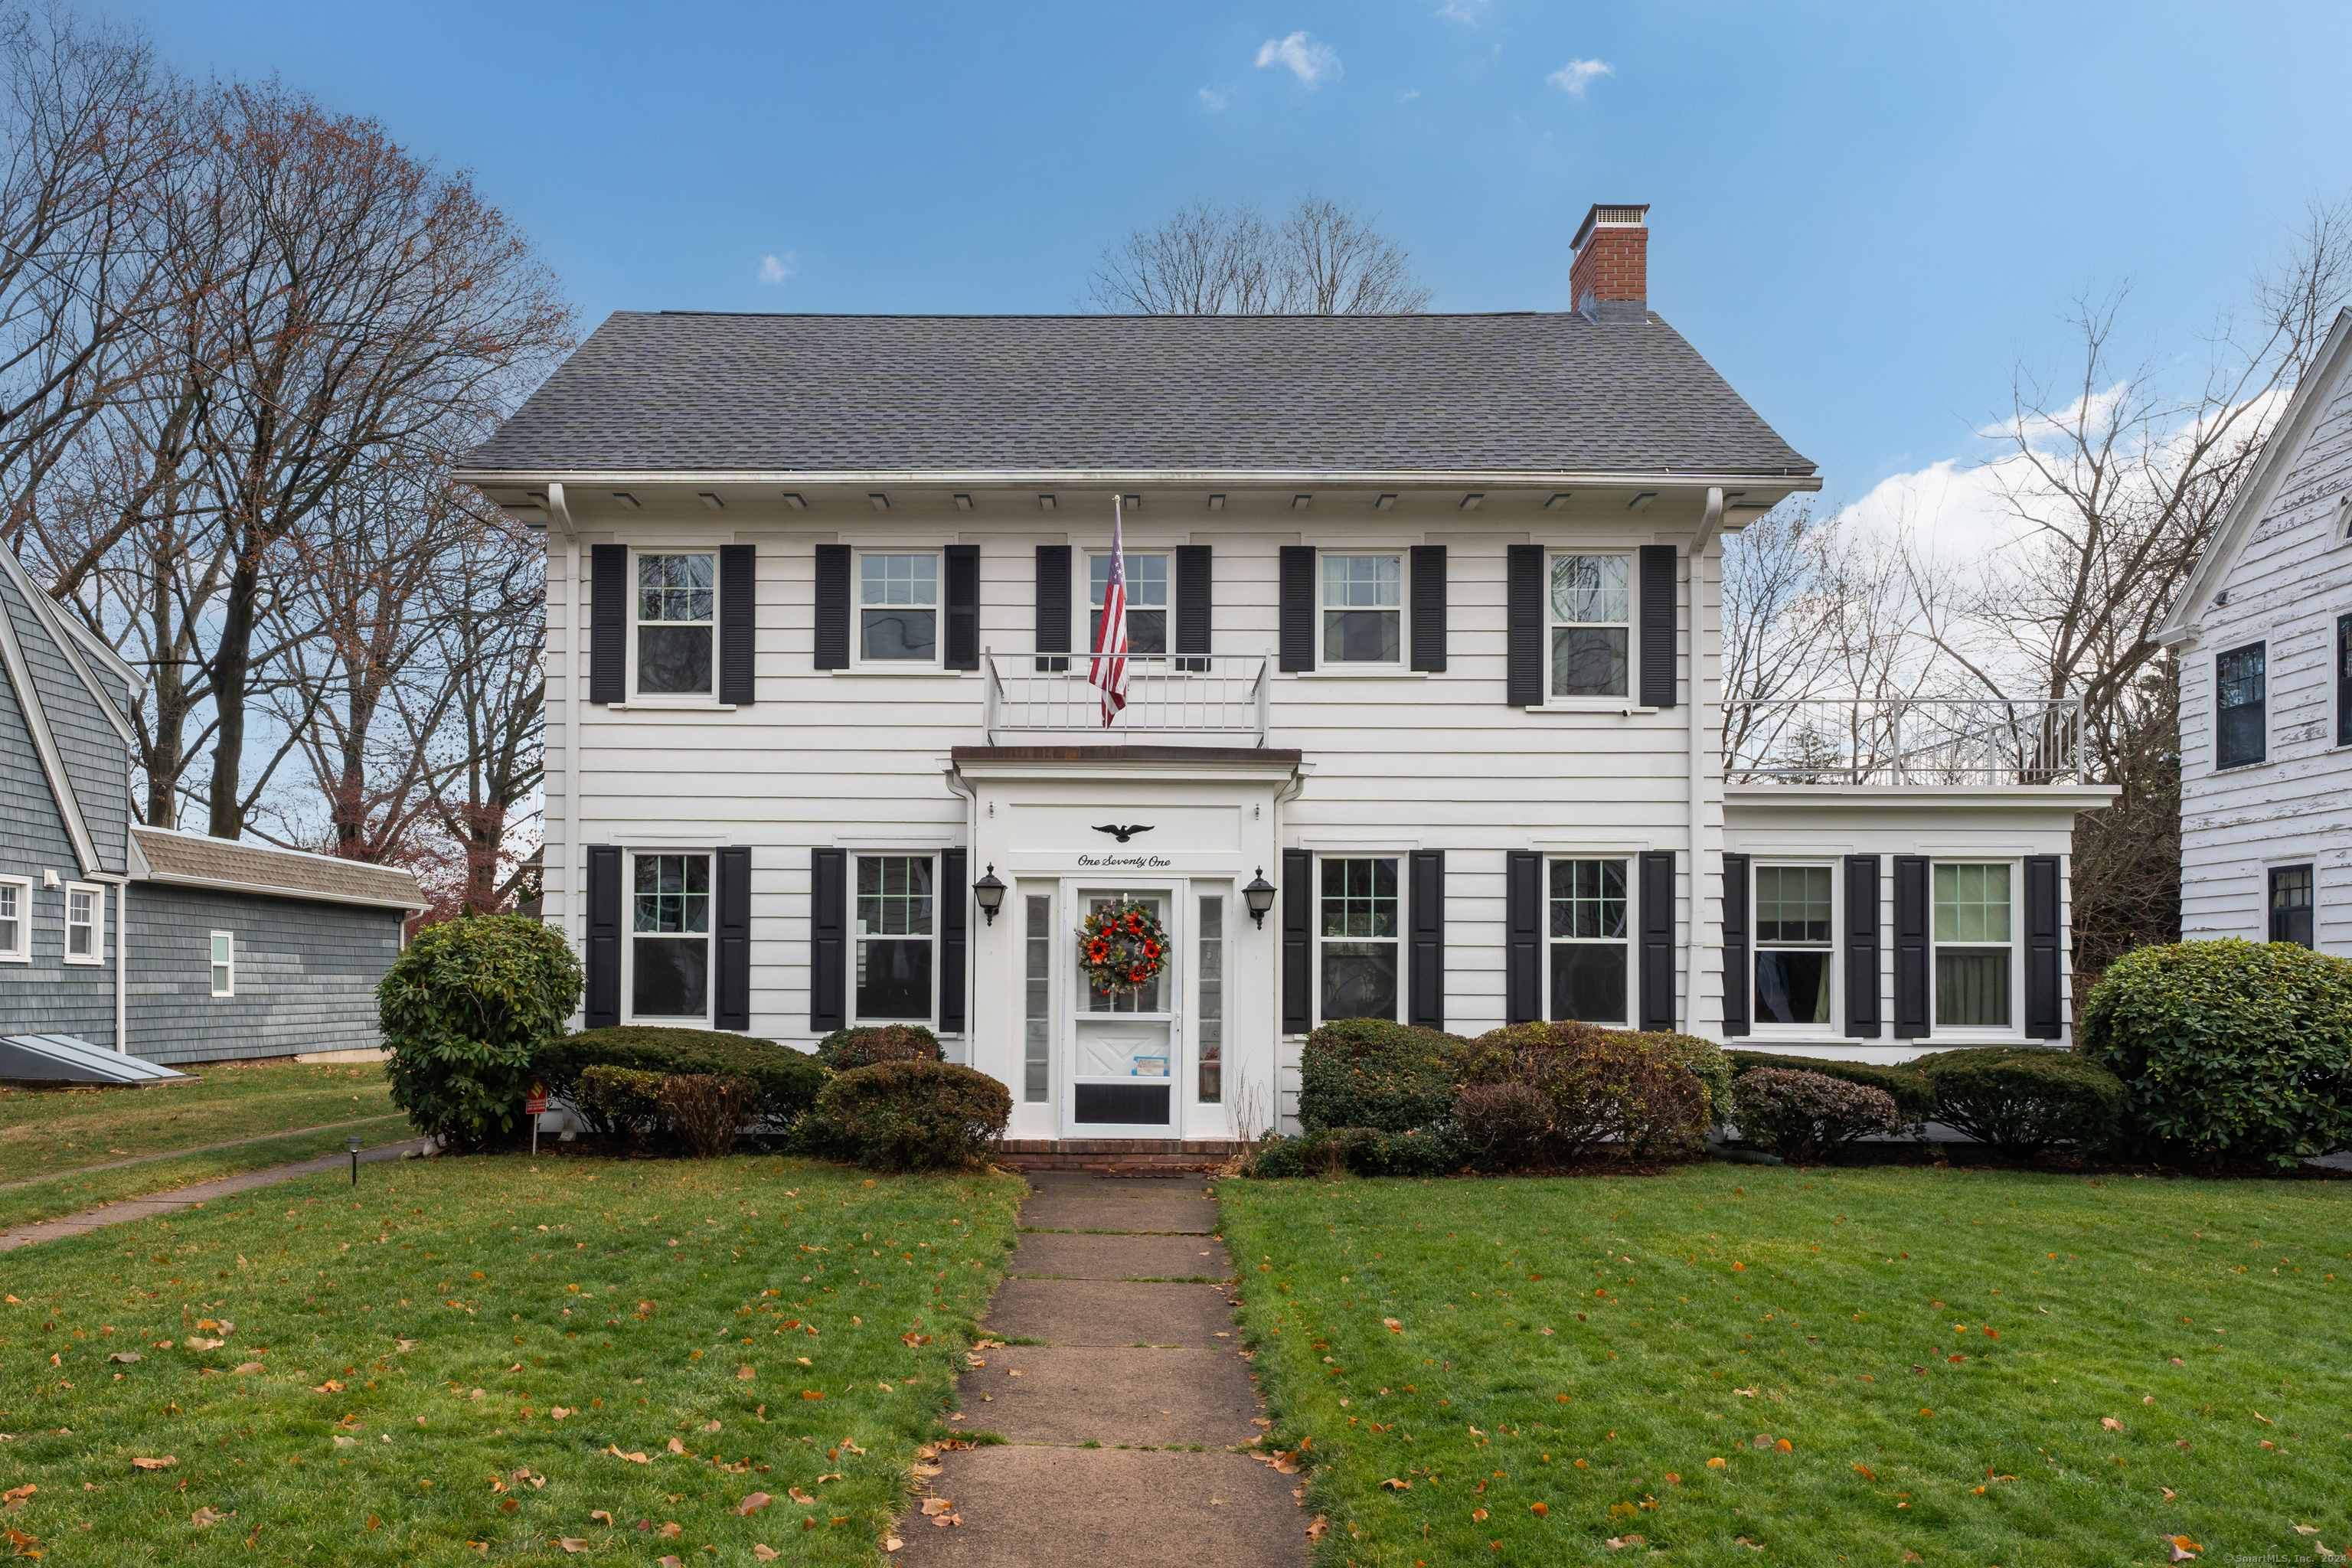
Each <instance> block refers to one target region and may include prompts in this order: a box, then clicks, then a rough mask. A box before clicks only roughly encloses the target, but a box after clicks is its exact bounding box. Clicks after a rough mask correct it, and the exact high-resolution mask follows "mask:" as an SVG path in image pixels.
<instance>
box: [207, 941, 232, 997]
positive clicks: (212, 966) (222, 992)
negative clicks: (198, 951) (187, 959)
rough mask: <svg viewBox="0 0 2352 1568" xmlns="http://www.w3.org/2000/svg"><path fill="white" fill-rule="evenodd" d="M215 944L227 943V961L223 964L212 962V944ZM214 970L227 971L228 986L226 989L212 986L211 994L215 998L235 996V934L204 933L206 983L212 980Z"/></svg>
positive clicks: (216, 985)
mask: <svg viewBox="0 0 2352 1568" xmlns="http://www.w3.org/2000/svg"><path fill="white" fill-rule="evenodd" d="M214 942H227V943H228V960H227V962H226V963H216V962H215V961H214V958H213V943H214ZM216 969H226V970H227V971H228V984H227V986H226V988H223V987H222V986H220V985H218V984H215V985H214V986H213V994H214V995H215V996H234V995H236V932H235V931H207V932H205V979H206V980H207V981H208V982H209V981H210V980H211V979H212V976H213V971H215V970H216Z"/></svg>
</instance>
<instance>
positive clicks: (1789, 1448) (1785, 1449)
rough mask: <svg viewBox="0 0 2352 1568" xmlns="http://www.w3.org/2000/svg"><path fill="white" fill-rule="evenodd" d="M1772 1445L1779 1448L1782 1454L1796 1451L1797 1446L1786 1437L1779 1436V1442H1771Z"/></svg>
mask: <svg viewBox="0 0 2352 1568" xmlns="http://www.w3.org/2000/svg"><path fill="white" fill-rule="evenodd" d="M1772 1447H1775V1448H1778V1449H1780V1452H1782V1453H1784V1454H1793V1453H1795V1452H1796V1451H1797V1446H1796V1445H1795V1444H1794V1443H1791V1442H1790V1441H1789V1439H1787V1438H1786V1437H1783V1438H1781V1439H1780V1441H1779V1442H1777V1443H1775V1444H1773V1445H1772Z"/></svg>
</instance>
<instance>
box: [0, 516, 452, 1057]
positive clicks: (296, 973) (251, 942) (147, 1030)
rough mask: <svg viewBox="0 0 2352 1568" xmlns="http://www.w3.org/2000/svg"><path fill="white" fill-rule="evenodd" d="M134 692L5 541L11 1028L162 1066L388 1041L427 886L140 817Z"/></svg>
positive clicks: (1, 605) (2, 768) (6, 943)
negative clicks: (406, 950) (392, 981)
mask: <svg viewBox="0 0 2352 1568" xmlns="http://www.w3.org/2000/svg"><path fill="white" fill-rule="evenodd" d="M139 686H140V679H139V675H138V672H137V671H136V670H134V669H132V668H131V667H130V666H129V665H127V664H124V663H123V662H122V660H121V658H118V657H117V656H116V655H115V653H114V651H113V650H112V649H110V648H109V647H107V646H106V645H105V644H104V643H103V642H101V641H100V640H99V639H98V638H96V637H92V636H91V635H90V634H89V632H88V631H87V630H86V629H85V628H83V627H82V626H79V625H78V624H76V622H75V621H74V620H73V618H72V617H71V616H66V615H64V614H61V613H60V612H59V611H58V608H57V606H56V605H54V604H52V603H51V602H50V601H49V599H48V596H47V595H45V594H44V593H42V592H41V590H40V588H39V587H38V585H37V584H35V583H33V581H32V580H31V578H30V577H29V576H27V575H26V573H25V570H24V568H23V566H22V565H21V563H18V562H17V561H16V558H15V557H14V556H13V555H11V554H10V553H9V552H7V551H6V550H5V549H0V1035H16V1034H51V1035H74V1036H79V1037H81V1038H82V1039H85V1040H88V1041H89V1042H91V1043H92V1044H94V1045H100V1046H110V1047H115V1048H116V1049H125V1048H127V1049H129V1050H130V1051H131V1052H132V1053H133V1054H135V1055H138V1056H141V1057H144V1058H149V1059H151V1060H153V1061H161V1062H188V1061H202V1060H218V1059H223V1058H254V1057H271V1056H290V1055H293V1054H294V1053H296V1052H301V1051H319V1050H341V1049H352V1048H355V1047H370V1046H373V1045H376V1044H377V1043H378V1037H377V1034H376V1027H375V985H376V982H377V981H378V980H379V979H381V978H382V977H383V972H384V969H385V968H386V966H388V965H389V964H390V963H391V962H392V959H393V956H394V954H395V953H397V952H399V951H400V935H401V924H402V921H403V920H404V918H405V916H406V915H407V913H408V912H409V911H410V910H415V909H417V908H419V907H421V906H422V904H423V901H424V900H422V899H421V898H420V897H419V895H418V892H417V889H416V882H415V879H414V878H412V877H411V876H409V875H408V874H407V873H406V872H404V871H394V870H390V869H387V868H383V867H381V866H362V865H357V864H353V863H352V862H348V861H341V860H335V859H331V858H327V857H324V856H319V855H305V854H299V853H296V852H292V851H287V850H278V849H269V848H263V847H257V846H254V845H249V844H232V843H227V842H224V841H222V840H220V839H215V838H205V837H197V836H194V835H191V834H184V833H175V832H169V831H165V830H163V829H160V828H150V827H141V826H136V825H135V824H134V823H133V822H132V821H131V722H130V719H129V713H130V711H131V703H132V702H133V701H134V700H136V694H137V692H138V689H139Z"/></svg>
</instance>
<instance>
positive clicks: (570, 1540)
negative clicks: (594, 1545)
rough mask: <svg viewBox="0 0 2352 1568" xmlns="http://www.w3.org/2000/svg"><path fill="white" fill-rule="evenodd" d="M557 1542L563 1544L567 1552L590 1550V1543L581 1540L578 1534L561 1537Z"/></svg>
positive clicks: (559, 1544)
mask: <svg viewBox="0 0 2352 1568" xmlns="http://www.w3.org/2000/svg"><path fill="white" fill-rule="evenodd" d="M555 1544H557V1545H558V1546H561V1547H562V1548H563V1550H564V1551H566V1552H585V1551H587V1550H588V1543H587V1542H584V1541H583V1540H581V1539H580V1538H579V1537H578V1536H576V1535H566V1536H562V1537H559V1538H558V1539H557V1541H556V1542H555Z"/></svg>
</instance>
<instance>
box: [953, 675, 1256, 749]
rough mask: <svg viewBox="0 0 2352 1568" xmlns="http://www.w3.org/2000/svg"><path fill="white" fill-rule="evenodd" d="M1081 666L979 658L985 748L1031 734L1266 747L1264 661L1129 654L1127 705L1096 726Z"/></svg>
mask: <svg viewBox="0 0 2352 1568" xmlns="http://www.w3.org/2000/svg"><path fill="white" fill-rule="evenodd" d="M1056 666H1059V667H1061V668H1055V667H1056ZM981 667H982V669H984V670H985V671H986V672H987V675H988V715H987V723H988V743H989V744H990V745H992V746H993V745H998V744H1001V743H1003V742H1005V741H1007V740H1013V739H1016V738H1018V737H1022V736H1037V735H1061V736H1073V735H1077V734H1091V735H1094V736H1096V737H1097V738H1102V739H1111V738H1114V737H1115V738H1117V739H1118V740H1124V739H1126V738H1127V737H1129V736H1132V735H1137V734H1152V735H1170V734H1182V735H1223V736H1229V737H1233V738H1234V739H1235V740H1246V741H1247V742H1248V743H1249V744H1251V745H1254V746H1263V745H1265V731H1266V721H1267V717H1268V709H1269V706H1270V703H1271V700H1272V697H1273V689H1272V687H1271V684H1270V679H1271V675H1272V671H1273V668H1274V658H1273V656H1272V655H1270V654H1262V653H1180V654H1130V655H1129V656H1128V660H1127V706H1126V707H1125V708H1124V709H1122V710H1120V711H1119V713H1118V715H1117V716H1116V717H1115V718H1113V719H1112V721H1110V723H1109V724H1108V725H1105V724H1104V723H1103V721H1102V693H1101V690H1100V689H1098V688H1096V687H1093V686H1089V685H1088V684H1087V656H1086V655H1085V654H1082V653H1074V654H1067V655H1062V654H1054V655H1047V656H1042V657H1041V656H1039V655H1035V654H1025V653H1024V654H1010V653H1004V654H1000V653H983V654H982V656H981Z"/></svg>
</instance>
